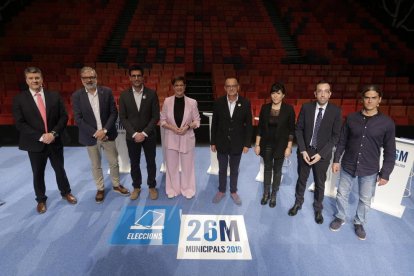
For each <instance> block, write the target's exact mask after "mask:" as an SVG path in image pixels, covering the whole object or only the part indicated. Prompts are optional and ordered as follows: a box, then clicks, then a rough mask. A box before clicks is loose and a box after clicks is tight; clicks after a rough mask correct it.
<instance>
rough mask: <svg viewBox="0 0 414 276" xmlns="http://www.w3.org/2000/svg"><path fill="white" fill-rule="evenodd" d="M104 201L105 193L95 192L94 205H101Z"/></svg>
mask: <svg viewBox="0 0 414 276" xmlns="http://www.w3.org/2000/svg"><path fill="white" fill-rule="evenodd" d="M104 199H105V191H103V190H102V191H99V190H98V191H97V192H96V196H95V201H96V203H102V202H103V201H104Z"/></svg>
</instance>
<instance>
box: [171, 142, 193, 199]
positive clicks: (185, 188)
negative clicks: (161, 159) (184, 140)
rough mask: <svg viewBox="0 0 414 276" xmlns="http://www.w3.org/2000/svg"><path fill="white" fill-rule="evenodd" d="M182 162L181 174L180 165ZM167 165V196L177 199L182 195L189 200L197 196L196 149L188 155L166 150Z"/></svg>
mask: <svg viewBox="0 0 414 276" xmlns="http://www.w3.org/2000/svg"><path fill="white" fill-rule="evenodd" d="M180 161H181V173H180V171H179V164H180ZM165 164H166V165H167V173H166V183H165V191H166V193H167V196H169V197H175V196H178V195H180V194H182V195H183V196H185V197H187V198H191V197H193V196H194V195H195V192H196V185H195V173H194V149H193V150H190V151H189V152H187V153H180V152H178V151H176V150H169V149H165Z"/></svg>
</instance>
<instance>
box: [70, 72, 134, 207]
mask: <svg viewBox="0 0 414 276" xmlns="http://www.w3.org/2000/svg"><path fill="white" fill-rule="evenodd" d="M80 77H81V81H82V84H83V85H84V87H83V88H81V89H79V90H77V91H75V92H74V93H73V95H72V107H73V114H74V117H75V122H76V125H77V126H78V128H79V143H81V144H82V145H85V146H86V148H87V150H88V155H89V159H90V160H91V165H92V174H93V177H94V180H95V184H96V189H97V192H96V196H95V201H96V203H102V202H103V201H104V199H105V187H104V176H103V172H102V166H101V159H102V154H101V150H103V151H104V153H105V156H106V158H107V160H108V163H109V172H110V175H111V180H112V188H113V191H114V192H116V193H118V194H120V195H123V196H128V195H129V191H128V190H127V189H126V188H124V187H123V186H122V185H121V184H120V181H119V166H118V151H117V150H116V145H115V138H116V137H117V136H118V132H117V130H116V127H115V122H116V120H117V118H118V111H117V109H116V105H115V101H114V97H113V95H112V90H111V89H110V88H108V87H104V86H98V81H97V78H98V75H97V73H96V71H95V69H93V68H91V67H83V68H82V69H81V71H80Z"/></svg>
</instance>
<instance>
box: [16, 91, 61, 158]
mask: <svg viewBox="0 0 414 276" xmlns="http://www.w3.org/2000/svg"><path fill="white" fill-rule="evenodd" d="M43 92H44V94H45V105H46V118H47V127H48V131H49V132H52V131H55V132H56V133H58V134H59V136H57V137H56V138H55V141H54V142H53V143H52V144H50V145H51V146H56V147H62V146H63V145H62V141H61V136H62V135H61V134H62V133H63V130H64V129H65V127H66V124H67V122H68V115H67V114H66V110H65V105H64V103H63V100H62V98H61V97H60V95H59V94H58V93H54V92H50V91H46V90H43ZM13 116H14V119H15V121H16V128H17V130H18V131H19V132H20V136H19V149H21V150H25V151H32V152H41V151H42V150H43V149H44V148H45V146H46V144H44V143H42V142H39V139H40V137H42V135H43V134H44V133H45V132H46V130H45V126H44V124H43V120H42V116H41V115H40V111H39V109H38V107H37V105H36V102H35V100H34V98H33V96H32V94H31V93H30V91H29V90H25V91H22V92H21V93H20V94H18V95H17V96H16V97H15V98H14V100H13Z"/></svg>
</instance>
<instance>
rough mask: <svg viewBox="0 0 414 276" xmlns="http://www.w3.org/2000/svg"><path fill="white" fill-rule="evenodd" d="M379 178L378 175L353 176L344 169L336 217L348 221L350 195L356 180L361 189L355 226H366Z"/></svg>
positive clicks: (338, 193) (339, 188)
mask: <svg viewBox="0 0 414 276" xmlns="http://www.w3.org/2000/svg"><path fill="white" fill-rule="evenodd" d="M377 177H378V174H377V173H375V174H373V175H368V176H352V175H351V174H349V173H347V172H346V171H344V170H343V168H342V169H341V175H340V180H339V186H338V192H337V194H336V209H337V213H336V214H335V216H336V217H337V218H339V219H342V220H343V221H345V220H346V211H347V209H348V200H349V193H350V192H351V190H352V184H353V183H354V182H355V179H357V180H358V187H359V200H358V207H357V210H356V214H355V218H354V224H365V223H366V216H367V213H368V211H369V209H370V207H371V198H372V196H373V195H374V191H375V185H376V182H377Z"/></svg>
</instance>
